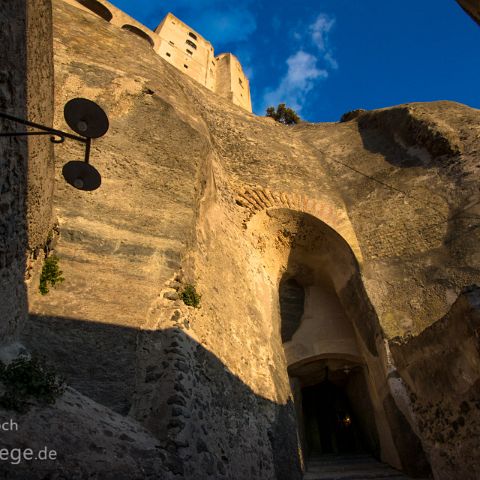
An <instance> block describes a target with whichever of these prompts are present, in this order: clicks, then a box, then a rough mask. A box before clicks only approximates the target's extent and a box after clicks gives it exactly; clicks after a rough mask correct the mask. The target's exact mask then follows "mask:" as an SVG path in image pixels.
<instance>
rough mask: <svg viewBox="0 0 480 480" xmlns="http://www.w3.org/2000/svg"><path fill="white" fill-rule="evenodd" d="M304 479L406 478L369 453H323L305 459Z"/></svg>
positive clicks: (365, 479)
mask: <svg viewBox="0 0 480 480" xmlns="http://www.w3.org/2000/svg"><path fill="white" fill-rule="evenodd" d="M303 478H304V480H388V479H392V480H393V479H394V480H408V477H406V476H405V475H404V474H403V473H401V472H399V471H397V470H395V469H394V468H392V467H390V466H389V465H386V464H384V463H381V462H379V461H378V460H375V459H374V458H373V457H371V456H369V455H338V456H336V455H324V456H314V457H311V458H309V459H308V460H307V463H306V472H305V475H304V477H303Z"/></svg>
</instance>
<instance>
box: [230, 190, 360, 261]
mask: <svg viewBox="0 0 480 480" xmlns="http://www.w3.org/2000/svg"><path fill="white" fill-rule="evenodd" d="M235 202H236V204H237V205H239V206H241V207H243V208H245V209H246V210H247V220H248V219H250V218H251V217H252V216H253V215H255V214H256V213H258V212H261V211H263V210H268V209H272V208H288V209H290V210H297V211H300V212H303V213H308V214H309V215H312V216H313V217H315V218H317V219H318V220H321V221H322V222H324V223H325V224H326V225H328V226H329V227H330V228H332V229H333V230H335V231H336V232H337V233H338V234H339V235H340V236H342V237H343V238H344V240H345V241H346V242H347V243H348V244H349V246H350V248H351V249H352V250H353V253H354V254H355V257H356V258H357V261H358V262H361V261H362V253H361V250H360V245H359V244H358V240H357V236H356V234H355V231H354V229H353V226H352V224H351V222H350V219H349V218H348V215H347V213H346V211H345V209H344V208H341V207H340V206H338V205H336V204H335V202H333V201H332V200H331V199H330V198H329V197H327V196H325V197H322V198H317V199H315V198H309V197H307V196H306V195H299V194H296V193H291V192H288V193H287V192H278V191H273V190H270V189H268V188H264V187H258V186H256V187H245V188H244V189H242V190H241V191H239V192H237V195H236V198H235Z"/></svg>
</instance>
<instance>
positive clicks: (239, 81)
mask: <svg viewBox="0 0 480 480" xmlns="http://www.w3.org/2000/svg"><path fill="white" fill-rule="evenodd" d="M238 83H239V84H240V86H241V87H242V88H243V82H242V79H241V78H239V79H238Z"/></svg>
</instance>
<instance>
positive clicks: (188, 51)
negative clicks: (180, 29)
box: [187, 48, 193, 56]
mask: <svg viewBox="0 0 480 480" xmlns="http://www.w3.org/2000/svg"><path fill="white" fill-rule="evenodd" d="M187 53H188V54H189V55H190V56H192V55H193V52H192V51H191V50H189V49H188V48H187Z"/></svg>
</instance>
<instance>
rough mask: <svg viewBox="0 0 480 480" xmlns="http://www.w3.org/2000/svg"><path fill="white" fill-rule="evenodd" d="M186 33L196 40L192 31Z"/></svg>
mask: <svg viewBox="0 0 480 480" xmlns="http://www.w3.org/2000/svg"><path fill="white" fill-rule="evenodd" d="M188 35H189V36H190V37H192V38H193V39H194V40H198V38H197V36H196V35H195V34H194V33H192V32H188Z"/></svg>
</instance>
